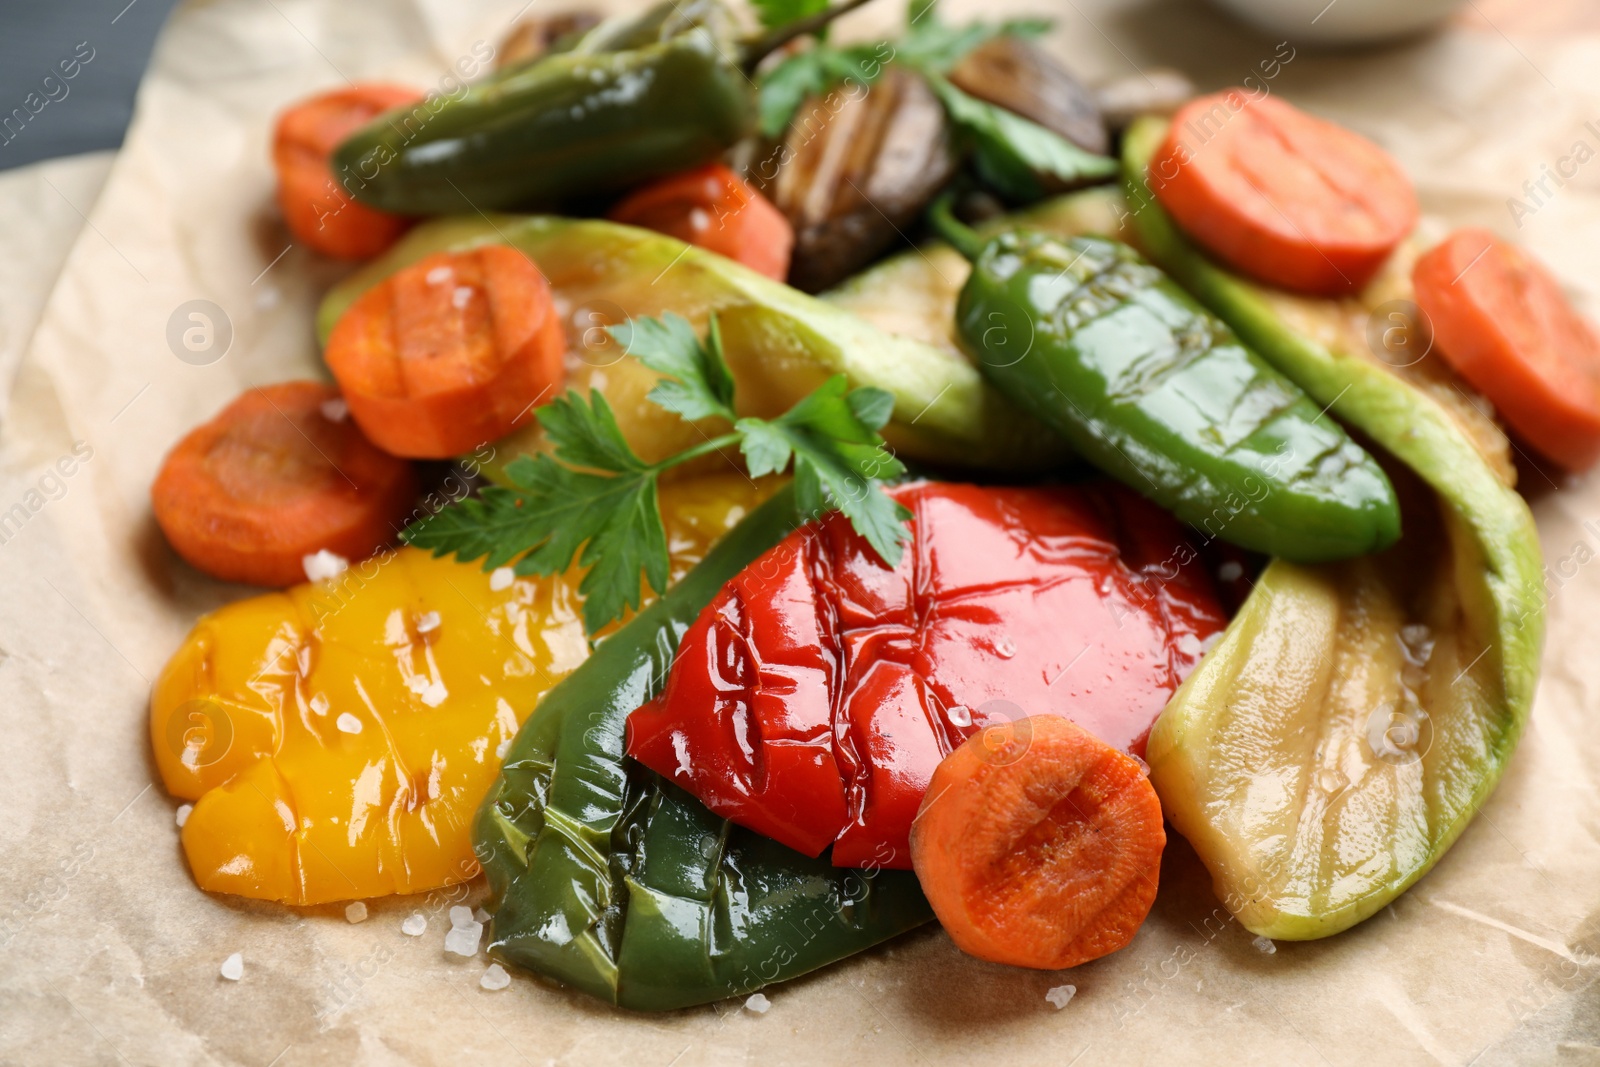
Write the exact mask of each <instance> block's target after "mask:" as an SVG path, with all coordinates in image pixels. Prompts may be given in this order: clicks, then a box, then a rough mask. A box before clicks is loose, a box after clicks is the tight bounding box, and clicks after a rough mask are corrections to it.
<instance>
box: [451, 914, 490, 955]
mask: <svg viewBox="0 0 1600 1067" xmlns="http://www.w3.org/2000/svg"><path fill="white" fill-rule="evenodd" d="M482 937H483V924H482V923H480V922H469V923H467V924H466V925H465V926H452V927H450V932H449V933H448V934H445V935H444V950H445V951H446V952H454V953H455V954H456V955H457V956H476V955H477V954H478V941H479V939H480V938H482Z"/></svg>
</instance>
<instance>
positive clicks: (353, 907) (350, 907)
mask: <svg viewBox="0 0 1600 1067" xmlns="http://www.w3.org/2000/svg"><path fill="white" fill-rule="evenodd" d="M344 918H345V921H346V922H353V923H364V922H366V921H367V906H366V904H364V903H363V902H361V901H359V900H354V901H351V902H350V903H349V904H346V905H345V906H344Z"/></svg>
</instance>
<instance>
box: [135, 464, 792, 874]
mask: <svg viewBox="0 0 1600 1067" xmlns="http://www.w3.org/2000/svg"><path fill="white" fill-rule="evenodd" d="M767 491H768V487H757V486H753V485H752V484H751V482H750V481H749V479H747V478H742V477H738V476H728V477H723V478H716V479H701V480H698V481H693V482H686V483H682V484H680V485H677V486H673V487H669V488H668V489H667V490H665V491H664V492H663V501H662V503H663V508H662V510H663V513H664V516H665V518H666V521H667V528H668V532H669V538H670V543H671V544H672V546H673V577H677V576H679V575H682V574H683V573H684V572H685V571H687V570H688V569H689V567H690V566H691V565H692V564H694V563H696V562H697V561H698V560H699V559H700V558H701V556H702V555H703V554H704V553H705V552H706V550H707V548H708V547H709V546H710V545H711V544H712V543H713V542H714V541H716V540H717V538H718V537H720V536H721V535H722V534H723V533H724V532H725V531H726V530H729V529H731V528H732V527H733V526H734V524H735V523H736V522H737V521H738V520H739V517H740V516H742V515H744V514H745V513H746V512H747V511H749V510H750V509H752V508H754V507H755V506H756V505H757V504H758V503H759V502H760V501H761V500H762V499H763V497H764V496H765V494H766V492H767ZM578 577H579V575H578V574H577V573H571V574H567V575H563V576H560V577H557V578H554V579H528V578H519V579H513V578H512V576H511V575H510V574H509V573H505V574H500V575H490V574H485V573H483V572H482V571H481V570H479V569H478V568H477V567H472V566H468V565H466V564H461V563H456V562H454V561H451V560H440V559H433V558H431V557H430V556H428V555H427V554H426V553H424V552H421V551H418V550H416V549H401V550H399V551H397V552H393V553H390V554H387V555H385V556H381V557H375V558H373V559H371V560H367V561H365V562H362V563H357V564H353V565H352V566H351V567H350V569H349V570H347V571H345V572H344V573H343V574H342V575H340V576H338V577H335V578H331V579H328V580H324V581H319V582H315V583H312V584H309V585H306V584H302V585H298V586H295V587H294V588H292V589H289V590H287V591H286V592H283V593H274V594H271V595H269V596H261V597H255V598H253V599H250V600H242V601H239V602H237V603H234V604H230V605H228V606H227V607H225V608H222V609H221V610H219V611H216V612H213V613H212V614H210V615H207V616H206V617H205V618H203V619H201V620H200V621H199V622H198V623H197V624H196V625H195V627H194V629H193V631H191V632H190V634H189V637H188V639H187V640H185V642H184V644H183V646H182V647H181V648H180V649H179V650H178V651H177V653H176V654H175V655H174V656H173V657H172V660H171V661H170V662H169V663H168V664H167V666H166V668H165V669H164V670H163V671H162V673H161V677H160V678H159V679H158V680H157V682H156V685H155V689H154V692H153V694H152V696H151V700H150V740H151V744H152V746H153V749H154V752H155V759H156V765H157V767H158V768H159V770H160V773H161V780H162V782H163V783H164V784H165V785H166V787H167V790H168V791H169V792H170V793H172V795H174V796H176V797H180V798H182V799H184V800H188V801H192V802H193V803H194V811H193V812H192V813H191V814H190V816H189V819H188V821H187V822H185V823H184V826H183V848H184V854H185V856H187V858H188V860H189V867H190V869H191V870H192V871H193V872H194V877H195V881H196V882H198V883H199V884H200V887H201V888H202V889H206V890H208V891H210V892H214V893H235V894H238V895H240V896H247V897H256V898H259V899H264V900H278V901H283V902H284V903H288V904H318V903H322V902H325V901H332V900H347V899H351V898H357V899H359V898H363V897H373V896H381V895H383V894H386V893H418V892H422V891H424V890H428V889H433V888H437V887H439V886H445V885H450V884H452V883H455V882H463V881H466V880H467V879H469V878H471V877H473V875H474V874H475V873H476V872H477V864H476V863H475V862H474V860H473V855H472V850H471V843H470V840H469V837H468V834H469V825H470V821H471V814H472V812H473V811H474V810H475V809H476V807H477V805H478V804H479V803H480V802H481V801H482V800H483V797H484V794H485V792H486V791H487V790H488V788H489V785H490V782H491V781H492V780H493V778H494V774H495V771H496V769H497V768H498V767H499V765H500V753H501V747H500V746H501V745H503V744H505V743H507V742H509V740H510V738H511V736H512V735H513V734H515V733H516V731H517V727H518V725H519V724H520V723H521V722H522V721H523V720H524V719H526V718H527V716H528V714H529V713H530V712H531V711H533V709H534V705H535V704H536V703H538V702H539V701H540V700H541V699H542V698H544V695H545V694H546V693H548V692H549V691H550V690H551V687H552V686H554V685H555V684H556V683H557V682H559V681H560V680H561V679H562V678H563V677H565V676H566V675H567V674H568V673H570V672H571V671H572V670H573V669H574V668H576V667H577V666H578V665H579V664H580V663H582V662H583V661H584V659H585V657H586V656H587V655H588V653H589V645H588V642H587V641H586V640H585V637H584V632H583V626H582V624H581V622H580V619H579V612H578V606H577V604H576V603H575V602H574V600H575V597H574V590H575V589H576V587H577V584H578ZM613 639H614V638H613ZM603 647H609V642H608V643H607V645H606V646H603Z"/></svg>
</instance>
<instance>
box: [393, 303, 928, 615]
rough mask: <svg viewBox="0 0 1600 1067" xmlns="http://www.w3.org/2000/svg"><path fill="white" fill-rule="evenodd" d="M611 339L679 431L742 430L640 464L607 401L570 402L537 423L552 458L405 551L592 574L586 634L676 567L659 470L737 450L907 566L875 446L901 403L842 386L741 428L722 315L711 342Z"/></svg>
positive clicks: (421, 527) (883, 455) (470, 503)
mask: <svg viewBox="0 0 1600 1067" xmlns="http://www.w3.org/2000/svg"><path fill="white" fill-rule="evenodd" d="M611 332H612V335H613V336H614V337H615V338H616V339H617V341H618V342H619V343H621V344H623V345H624V346H625V347H626V348H627V350H628V352H629V353H630V354H631V355H633V356H634V357H635V358H636V359H638V360H639V361H640V362H642V363H644V364H645V365H646V366H647V367H650V368H652V369H653V370H655V371H657V372H659V373H660V374H661V375H662V376H663V380H662V381H661V382H660V383H658V384H657V385H656V387H655V388H654V389H652V390H651V392H650V394H649V399H650V400H652V401H653V402H655V403H656V404H658V405H659V406H661V407H663V408H665V409H666V410H668V411H672V412H675V413H677V414H678V415H680V416H682V417H683V418H685V419H691V420H695V419H701V418H706V417H708V416H713V415H714V416H719V417H721V418H724V419H726V420H727V421H729V422H733V423H734V432H733V433H730V434H726V435H724V436H721V437H716V438H712V439H709V440H707V441H705V442H703V443H702V444H699V445H696V446H694V447H693V448H689V449H686V450H685V451H683V452H680V453H678V454H677V455H676V456H671V457H668V458H667V459H664V460H662V461H661V462H659V463H654V464H650V463H645V462H644V461H643V460H641V459H640V458H639V457H638V456H637V455H636V454H635V453H634V451H633V449H632V448H630V447H629V445H628V442H627V439H626V438H625V437H623V435H622V430H621V428H620V427H618V426H617V420H616V416H615V415H613V414H612V411H611V406H610V405H609V404H607V403H606V398H605V396H604V395H602V394H601V393H598V392H594V393H591V394H589V396H588V397H583V396H580V395H579V394H578V393H576V392H572V391H568V393H567V394H566V395H565V396H562V397H559V398H557V399H556V400H554V401H552V402H551V403H549V404H546V405H545V406H544V407H541V408H539V409H538V411H537V412H536V414H537V416H538V419H539V424H540V426H541V427H542V428H543V429H544V434H545V438H546V440H547V441H548V443H549V444H550V446H551V451H550V452H546V453H540V454H538V455H533V456H522V457H520V458H518V459H516V460H514V461H512V462H511V463H509V464H507V466H506V470H505V473H506V479H507V481H508V482H509V483H510V485H509V486H507V487H499V486H495V487H490V488H486V489H484V490H483V491H482V492H481V493H480V494H479V496H478V497H477V498H475V499H467V500H463V501H460V502H459V503H457V504H454V505H452V506H451V507H447V508H445V509H443V510H442V511H440V512H438V513H437V514H434V515H431V516H428V517H427V518H424V519H422V520H421V521H420V522H417V523H415V524H413V525H412V526H410V527H409V528H408V529H406V531H405V532H404V533H403V534H402V537H403V538H404V540H405V541H407V542H408V543H410V544H412V545H415V546H417V547H418V548H425V549H429V550H430V551H432V552H433V553H434V555H439V556H442V555H452V554H453V555H455V556H456V557H457V558H459V559H463V560H473V559H482V560H483V561H484V569H485V570H492V569H493V568H495V567H501V566H504V565H506V564H507V563H511V562H512V561H513V560H515V561H516V570H517V573H518V574H524V575H527V574H542V575H553V574H561V573H563V572H565V571H566V570H568V569H569V568H570V567H572V566H573V564H574V562H576V563H577V565H578V566H580V567H584V568H587V570H586V572H585V573H584V576H583V580H582V581H581V582H580V583H579V585H578V592H579V593H580V594H581V595H582V597H583V624H584V628H585V629H586V630H587V631H588V632H589V633H590V634H591V635H592V634H594V633H596V632H597V631H599V630H600V629H601V628H602V627H604V626H605V625H606V624H608V623H609V622H611V621H612V620H613V619H617V618H621V617H622V616H623V615H624V614H626V613H627V612H628V611H631V610H637V609H638V607H639V605H640V604H641V602H642V600H643V595H644V594H643V585H642V583H641V574H642V576H643V583H648V584H649V587H650V588H651V589H653V590H655V591H656V592H657V593H661V592H664V591H665V590H666V586H667V581H668V578H669V576H670V572H669V567H670V562H671V560H670V557H669V555H668V552H667V536H666V528H665V526H664V524H663V523H662V521H661V503H660V499H659V490H658V483H659V479H660V475H661V472H662V471H664V470H666V469H667V468H669V467H673V466H676V465H677V464H679V463H684V462H687V461H688V460H690V459H693V458H694V457H696V456H700V455H705V454H706V453H708V452H713V451H717V450H719V449H721V448H725V447H728V446H730V445H734V444H737V445H739V447H740V450H741V451H742V452H743V454H744V456H745V462H746V464H747V466H748V467H749V470H750V474H751V476H752V477H759V476H761V475H763V474H778V473H782V472H783V471H784V470H786V469H788V468H789V466H790V464H791V463H792V464H793V466H794V475H795V486H796V491H797V499H798V500H799V501H800V503H801V507H802V509H803V510H802V513H814V514H817V515H820V514H822V513H823V512H824V511H827V510H830V509H833V508H837V509H838V510H840V511H842V512H843V513H844V514H845V515H846V516H847V517H848V518H849V519H850V521H851V523H852V524H853V525H854V526H855V528H856V530H857V531H858V532H860V534H861V535H862V536H863V537H864V538H866V539H867V542H868V543H869V544H871V545H872V547H873V549H874V550H875V551H876V552H877V553H878V554H879V556H881V557H882V558H883V559H884V560H885V561H886V562H888V563H889V564H890V565H891V566H892V565H894V564H896V563H898V562H899V560H900V556H901V552H902V546H903V545H904V543H905V541H906V540H907V539H908V538H909V536H910V534H909V533H908V532H907V530H906V528H905V525H904V523H905V520H906V519H907V518H909V517H910V514H909V512H907V511H906V510H905V509H904V508H903V507H901V506H900V505H899V504H897V503H895V502H894V501H892V500H890V499H889V498H888V497H887V496H886V495H884V493H883V491H882V489H881V488H880V487H879V485H878V484H877V480H878V479H882V478H893V477H898V476H900V475H901V474H903V473H905V466H904V465H903V464H902V463H901V462H900V461H899V460H898V459H896V458H895V457H894V455H893V454H892V453H890V452H889V451H888V450H887V449H885V448H884V445H883V439H882V438H881V437H879V436H878V431H879V430H880V429H882V428H883V426H884V425H885V424H886V423H887V422H888V420H889V416H890V414H891V413H892V411H893V410H894V397H893V396H891V395H890V394H889V393H886V392H884V391H883V390H882V389H873V388H861V389H853V390H852V389H849V388H848V382H847V380H846V379H845V377H844V376H843V375H837V376H835V377H833V378H830V379H829V380H828V381H827V382H825V383H824V384H823V385H822V386H821V387H819V388H818V389H817V390H816V391H815V392H813V393H811V395H809V396H807V397H806V398H804V399H803V400H801V401H800V402H799V403H798V404H796V405H794V407H792V408H790V409H789V410H788V411H787V412H786V413H784V414H783V415H781V416H779V417H778V418H776V419H755V418H746V419H738V420H737V421H735V414H734V403H733V391H734V382H733V375H732V374H731V373H730V372H729V371H728V365H727V362H726V361H725V360H724V358H723V354H722V335H721V332H720V331H719V329H718V327H717V321H716V316H715V315H713V316H712V317H711V324H710V328H709V330H708V332H707V336H706V340H705V341H704V342H703V343H702V342H701V341H700V340H699V339H698V338H697V337H696V336H695V333H694V329H693V327H691V326H690V325H689V323H688V322H687V321H686V320H685V319H683V318H682V317H680V316H678V315H672V314H668V315H665V316H663V317H662V318H659V319H652V318H641V319H635V320H633V321H631V322H629V323H625V324H623V325H621V326H616V327H612V330H611Z"/></svg>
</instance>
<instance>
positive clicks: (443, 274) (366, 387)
mask: <svg viewBox="0 0 1600 1067" xmlns="http://www.w3.org/2000/svg"><path fill="white" fill-rule="evenodd" d="M565 350H566V340H565V335H564V334H563V332H562V329H561V323H560V320H559V319H558V318H557V316H556V313H555V305H554V302H553V300H552V298H551V295H550V285H549V283H548V282H546V281H545V279H544V275H542V274H540V273H539V268H538V267H535V266H534V265H533V263H532V261H531V260H529V259H528V257H527V256H525V255H523V254H522V253H521V252H518V251H517V250H516V249H514V248H510V247H508V246H506V245H485V246H483V247H481V248H475V249H473V250H471V251H470V252H436V253H434V254H433V255H431V256H427V257H426V258H424V259H421V260H419V261H418V262H416V263H414V264H412V265H411V266H409V267H407V268H405V269H404V270H401V271H398V272H396V273H395V274H393V275H390V276H389V277H388V278H387V279H385V280H384V281H382V282H380V283H379V284H377V285H375V286H373V287H372V288H371V289H369V290H367V291H366V292H365V293H363V294H362V295H361V297H360V299H358V300H357V301H356V302H355V303H354V304H352V305H351V306H350V309H349V310H348V311H346V312H345V313H344V316H343V317H342V318H340V320H339V322H338V324H337V325H336V326H334V328H333V333H332V334H331V335H330V336H329V338H328V349H327V352H326V353H325V354H324V358H326V359H327V361H328V367H329V368H330V369H331V370H332V371H333V374H334V377H336V378H338V379H339V385H340V387H341V388H342V389H343V390H344V397H345V400H346V401H348V402H349V404H350V413H351V414H352V415H354V416H355V419H356V422H358V423H360V425H361V428H362V430H364V431H365V432H366V434H367V436H368V437H370V438H372V440H373V441H374V442H376V443H377V444H378V446H379V447H380V448H384V449H386V450H388V451H390V452H393V453H394V454H395V455H397V456H413V457H417V458H425V459H446V458H448V457H450V456H455V455H460V454H461V453H463V452H467V451H470V450H471V449H473V448H476V447H477V446H479V445H481V444H484V443H485V442H488V441H492V440H494V439H495V438H498V437H504V436H505V435H506V434H508V433H510V432H511V431H512V430H513V429H515V428H516V427H518V426H521V425H522V424H524V423H526V422H527V421H528V419H530V418H532V416H533V408H534V406H535V405H536V404H537V403H539V402H540V400H541V399H542V398H543V399H549V398H552V397H553V396H554V395H555V390H556V388H557V387H558V386H559V385H560V384H561V381H562V378H563V376H564V368H563V366H562V356H563V354H564V352H565Z"/></svg>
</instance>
